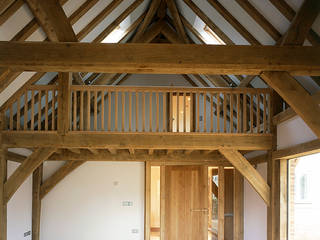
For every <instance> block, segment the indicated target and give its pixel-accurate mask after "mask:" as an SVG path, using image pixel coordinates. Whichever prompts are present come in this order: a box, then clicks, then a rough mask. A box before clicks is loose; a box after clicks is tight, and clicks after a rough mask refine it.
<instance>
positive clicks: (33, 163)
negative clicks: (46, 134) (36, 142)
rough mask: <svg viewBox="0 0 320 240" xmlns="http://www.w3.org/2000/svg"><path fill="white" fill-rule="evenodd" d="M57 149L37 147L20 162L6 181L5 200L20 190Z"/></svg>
mask: <svg viewBox="0 0 320 240" xmlns="http://www.w3.org/2000/svg"><path fill="white" fill-rule="evenodd" d="M55 151H56V148H53V147H47V148H40V149H37V150H35V151H34V152H33V153H32V154H31V155H30V156H29V157H28V158H26V160H24V161H23V163H21V164H20V166H19V167H18V168H17V169H16V170H15V172H14V173H13V174H12V175H11V176H10V177H9V179H8V181H7V182H6V183H5V186H4V191H5V202H8V201H9V200H10V199H11V197H12V196H13V194H14V193H15V192H16V191H17V190H18V188H19V187H20V186H21V184H22V183H23V182H24V181H25V180H26V179H27V177H28V176H29V175H30V174H31V173H32V172H33V171H34V170H35V169H36V168H37V167H39V166H40V164H41V163H42V162H43V161H45V160H47V159H48V157H49V156H50V155H51V154H52V153H54V152H55Z"/></svg>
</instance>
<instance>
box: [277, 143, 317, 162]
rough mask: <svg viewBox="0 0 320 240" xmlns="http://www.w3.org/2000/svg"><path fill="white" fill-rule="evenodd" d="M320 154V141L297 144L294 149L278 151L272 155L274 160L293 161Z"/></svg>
mask: <svg viewBox="0 0 320 240" xmlns="http://www.w3.org/2000/svg"><path fill="white" fill-rule="evenodd" d="M319 152H320V140H319V139H316V140H312V141H310V142H306V143H301V144H297V145H295V146H292V147H288V148H285V149H281V150H277V151H274V152H273V153H272V159H274V160H277V159H293V158H298V157H303V156H307V155H310V154H314V153H319Z"/></svg>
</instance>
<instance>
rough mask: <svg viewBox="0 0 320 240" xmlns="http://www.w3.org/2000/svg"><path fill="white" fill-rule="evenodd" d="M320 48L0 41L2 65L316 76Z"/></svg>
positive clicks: (70, 69) (67, 69) (17, 68)
mask: <svg viewBox="0 0 320 240" xmlns="http://www.w3.org/2000/svg"><path fill="white" fill-rule="evenodd" d="M319 56H320V47H301V46H283V47H276V46H221V45H220V46H217V45H195V44H103V43H52V42H0V67H4V68H9V69H11V70H14V71H37V72H53V71H55V72H81V71H82V72H109V73H116V72H126V73H153V74H157V73H166V74H246V75H259V74H260V73H261V72H263V71H287V72H289V73H291V74H292V75H320V58H319Z"/></svg>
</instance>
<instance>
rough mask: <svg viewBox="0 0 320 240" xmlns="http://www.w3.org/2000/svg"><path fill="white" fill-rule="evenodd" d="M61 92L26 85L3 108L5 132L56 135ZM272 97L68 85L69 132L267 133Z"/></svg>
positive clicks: (246, 91)
mask: <svg viewBox="0 0 320 240" xmlns="http://www.w3.org/2000/svg"><path fill="white" fill-rule="evenodd" d="M59 91H60V90H59V87H58V86H57V85H32V86H29V87H28V88H27V90H26V91H25V92H22V93H21V95H19V96H18V97H17V99H16V100H15V101H13V102H12V104H11V105H9V107H8V108H6V109H5V113H6V114H7V115H8V116H7V119H8V120H9V121H8V130H29V131H30V130H31V131H56V130H57V126H58V120H57V119H58V118H57V116H59V114H58V103H59V99H58V97H57V96H59V94H60V93H59ZM271 93H272V91H271V89H269V88H263V89H255V88H195V87H166V86H159V87H158V86H157V87H155V86H153V87H145V86H79V85H71V86H70V91H69V95H70V97H69V99H70V106H69V107H68V108H69V114H70V117H71V121H70V123H69V127H68V131H109V132H110V131H116V132H137V131H138V132H141V131H142V132H207V133H217V132H220V133H249V134H250V133H251V134H253V133H262V134H263V133H270V122H271V117H270V116H271V115H270V114H271V113H272V111H271V96H272V94H271ZM53 96H55V98H53ZM178 96H179V97H178ZM60 101H61V100H60ZM173 101H175V104H173V103H174V102H173ZM190 103H191V104H190ZM187 104H190V105H189V108H187ZM66 114H67V113H66Z"/></svg>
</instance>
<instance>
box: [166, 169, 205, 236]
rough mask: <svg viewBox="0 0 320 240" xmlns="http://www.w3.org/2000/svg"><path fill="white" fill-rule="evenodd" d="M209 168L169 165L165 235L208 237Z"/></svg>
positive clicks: (167, 170)
mask: <svg viewBox="0 0 320 240" xmlns="http://www.w3.org/2000/svg"><path fill="white" fill-rule="evenodd" d="M207 169H208V168H207V167H206V166H166V170H165V171H166V172H165V183H166V186H165V196H166V198H165V220H166V221H165V238H164V239H168V240H171V239H186V240H193V239H208V236H207V234H208V217H207V212H208V199H207V197H206V196H207V194H208V189H207V188H208V171H207ZM177 219H179V221H177Z"/></svg>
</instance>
